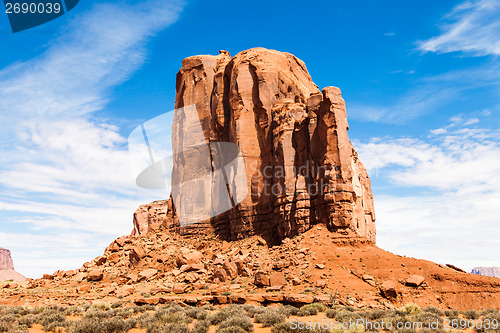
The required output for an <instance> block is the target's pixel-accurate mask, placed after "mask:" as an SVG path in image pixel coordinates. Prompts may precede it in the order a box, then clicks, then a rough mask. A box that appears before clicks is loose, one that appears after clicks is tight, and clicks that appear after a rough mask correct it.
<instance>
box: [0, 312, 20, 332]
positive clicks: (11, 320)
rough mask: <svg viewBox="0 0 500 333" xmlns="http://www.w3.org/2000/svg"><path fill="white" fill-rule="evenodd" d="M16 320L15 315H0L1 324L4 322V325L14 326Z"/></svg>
mask: <svg viewBox="0 0 500 333" xmlns="http://www.w3.org/2000/svg"><path fill="white" fill-rule="evenodd" d="M16 320H17V317H16V315H14V314H12V313H2V314H1V315H0V322H2V323H6V324H10V325H12V324H13V323H14V322H15V321H16ZM0 332H1V331H0Z"/></svg>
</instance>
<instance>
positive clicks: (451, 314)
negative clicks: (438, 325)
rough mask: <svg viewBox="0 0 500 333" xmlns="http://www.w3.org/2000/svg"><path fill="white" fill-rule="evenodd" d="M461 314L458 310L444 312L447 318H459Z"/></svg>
mask: <svg viewBox="0 0 500 333" xmlns="http://www.w3.org/2000/svg"><path fill="white" fill-rule="evenodd" d="M459 314H460V312H458V310H445V311H444V315H445V316H446V317H458V315H459Z"/></svg>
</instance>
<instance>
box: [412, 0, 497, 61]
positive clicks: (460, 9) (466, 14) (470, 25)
mask: <svg viewBox="0 0 500 333" xmlns="http://www.w3.org/2000/svg"><path fill="white" fill-rule="evenodd" d="M499 16H500V1H499V0H475V1H465V2H463V3H462V4H460V5H458V6H456V7H455V8H454V9H453V10H452V11H451V13H449V14H448V15H447V16H446V17H445V22H444V23H443V24H442V26H441V30H442V33H441V34H440V35H439V36H436V37H433V38H431V39H429V40H426V41H423V42H420V43H419V48H420V49H421V50H423V51H429V52H438V53H448V52H456V51H461V52H466V53H469V54H471V55H474V56H484V55H500V20H499V19H498V17H499Z"/></svg>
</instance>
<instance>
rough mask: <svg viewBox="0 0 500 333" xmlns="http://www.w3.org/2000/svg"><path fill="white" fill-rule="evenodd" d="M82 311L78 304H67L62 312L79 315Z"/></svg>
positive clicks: (67, 314)
mask: <svg viewBox="0 0 500 333" xmlns="http://www.w3.org/2000/svg"><path fill="white" fill-rule="evenodd" d="M83 312H84V310H83V308H81V307H79V306H75V305H72V306H68V307H67V308H66V310H65V311H64V314H65V315H66V316H81V315H82V314H83Z"/></svg>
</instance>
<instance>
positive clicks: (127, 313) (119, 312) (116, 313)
mask: <svg viewBox="0 0 500 333" xmlns="http://www.w3.org/2000/svg"><path fill="white" fill-rule="evenodd" d="M135 313H136V312H134V309H133V308H119V309H113V310H111V311H109V314H110V315H111V316H113V317H122V318H123V319H127V318H130V317H132V316H134V315H135Z"/></svg>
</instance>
